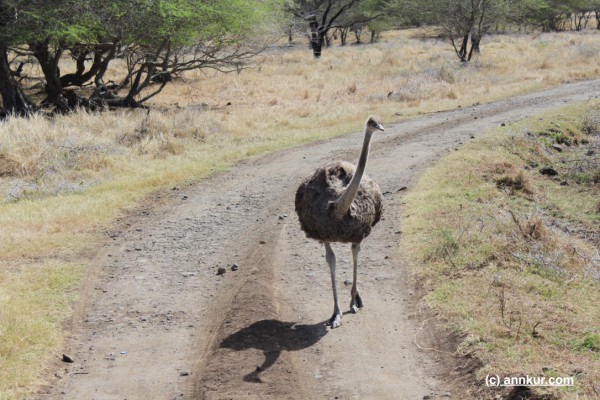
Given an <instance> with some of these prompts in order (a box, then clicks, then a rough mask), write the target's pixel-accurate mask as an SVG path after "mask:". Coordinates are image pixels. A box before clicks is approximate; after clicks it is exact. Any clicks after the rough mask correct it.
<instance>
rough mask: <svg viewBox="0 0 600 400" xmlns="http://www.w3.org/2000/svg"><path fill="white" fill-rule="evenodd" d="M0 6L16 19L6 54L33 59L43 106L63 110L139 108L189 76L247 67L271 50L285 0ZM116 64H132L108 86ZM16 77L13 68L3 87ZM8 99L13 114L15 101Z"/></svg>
mask: <svg viewBox="0 0 600 400" xmlns="http://www.w3.org/2000/svg"><path fill="white" fill-rule="evenodd" d="M0 1H1V2H2V3H0V4H5V3H10V7H6V8H7V9H10V10H11V13H12V11H13V10H14V15H16V16H17V17H15V18H14V21H12V22H11V23H12V26H13V28H14V29H13V30H12V31H11V32H14V34H12V35H8V34H4V35H0V39H2V41H0V45H1V44H2V43H5V44H6V46H5V48H6V51H4V52H3V53H2V54H4V55H5V56H6V54H8V53H7V51H8V50H11V49H12V50H13V51H17V52H18V53H19V54H21V55H23V56H30V57H35V59H36V61H37V62H38V64H39V66H40V69H41V70H42V72H43V74H44V81H45V91H46V96H47V97H46V100H45V101H44V104H53V105H56V106H57V109H58V110H59V111H61V110H68V109H71V108H73V107H76V106H83V107H89V108H95V107H103V106H113V107H137V106H139V105H140V104H142V103H144V102H145V101H147V100H149V99H150V98H152V97H153V96H155V95H156V94H158V93H160V91H161V90H162V89H163V88H164V87H165V85H166V84H167V83H168V82H169V81H171V78H172V77H173V76H175V75H178V74H180V73H182V72H184V71H188V70H192V69H202V68H214V69H219V70H225V71H233V70H239V69H240V68H244V67H245V66H246V65H247V63H248V60H249V59H250V58H252V57H253V56H255V55H257V54H258V53H260V52H261V51H262V50H264V49H265V48H266V46H267V45H268V44H269V43H270V38H272V36H271V37H268V36H266V34H268V33H269V31H270V29H271V28H273V27H272V26H271V25H273V24H276V23H277V22H278V21H279V11H280V10H281V7H280V6H281V2H280V1H279V0H265V1H261V2H247V1H242V0H228V1H222V2H215V1H210V0H112V1H108V2H107V1H101V0H83V1H76V0H50V1H41V0H40V1H31V0H29V1H24V0H23V1H21V0H0ZM9 14H10V13H9ZM10 15H12V14H10ZM5 20H6V21H9V20H8V19H7V18H3V19H2V24H4V25H6V24H7V23H8V22H6V21H5ZM270 21H273V23H271V22H270ZM9 22H10V21H9ZM273 30H274V29H273ZM0 50H2V48H1V47H0ZM66 54H68V55H70V56H71V58H72V60H73V61H74V63H75V68H74V69H75V72H70V73H67V74H64V75H61V71H60V69H59V61H60V60H61V58H64V56H65V55H66ZM117 57H119V58H123V59H124V60H125V61H126V65H127V69H126V72H125V73H124V76H122V79H120V80H119V81H118V82H109V83H106V82H105V79H104V76H105V73H106V71H107V69H108V67H109V64H110V63H111V61H112V60H114V59H115V58H117ZM5 59H6V57H5ZM2 72H3V69H2V66H1V65H0V75H1V74H2ZM12 75H13V73H12V72H11V71H10V68H9V69H8V72H6V71H5V73H4V76H0V82H4V81H9V80H10V78H12ZM90 81H93V84H94V85H95V90H94V91H93V92H92V94H91V95H89V96H88V97H82V96H81V95H80V94H76V93H75V92H73V91H68V92H67V91H65V90H64V88H65V87H67V86H71V87H73V86H82V85H84V84H86V83H87V82H90ZM13 82H14V79H13ZM3 87H4V85H3ZM17 87H18V85H17ZM4 92H5V91H4V90H3V91H2V97H3V104H4V106H5V108H7V104H11V101H10V99H9V96H8V94H6V95H5V93H4ZM10 111H11V112H12V111H14V110H12V109H11V110H10Z"/></svg>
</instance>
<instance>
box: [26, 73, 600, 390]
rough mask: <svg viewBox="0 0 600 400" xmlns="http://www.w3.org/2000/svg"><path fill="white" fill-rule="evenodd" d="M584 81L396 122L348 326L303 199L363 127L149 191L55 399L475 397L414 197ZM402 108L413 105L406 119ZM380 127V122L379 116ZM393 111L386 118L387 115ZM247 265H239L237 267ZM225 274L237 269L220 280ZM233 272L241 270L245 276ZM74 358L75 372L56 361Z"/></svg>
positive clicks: (375, 157) (112, 242)
mask: <svg viewBox="0 0 600 400" xmlns="http://www.w3.org/2000/svg"><path fill="white" fill-rule="evenodd" d="M599 89H600V81H592V82H579V83H573V84H568V85H564V86H560V87H557V88H554V89H551V90H547V91H544V92H539V93H534V94H529V95H526V96H521V97H517V98H511V99H508V100H504V101H499V102H495V103H490V104H484V105H475V106H473V107H469V108H463V109H457V110H454V111H449V112H440V113H434V114H429V115H424V116H422V117H418V118H414V119H411V120H407V121H405V122H403V123H401V124H398V125H393V126H385V128H386V131H385V132H381V133H377V134H376V136H375V137H374V140H373V144H372V147H371V149H372V150H371V154H370V159H369V165H368V167H367V173H368V174H369V176H371V178H373V179H374V180H375V181H376V182H378V184H379V185H380V187H381V189H382V192H383V193H384V197H385V204H384V218H383V220H382V221H381V222H380V223H379V224H378V225H377V226H376V227H375V228H374V230H373V232H372V234H371V236H370V237H368V238H367V239H366V240H364V241H363V244H362V251H361V253H360V256H359V288H360V290H361V296H362V298H363V300H364V303H365V307H364V308H363V309H361V310H360V311H359V313H358V314H350V313H348V310H349V302H350V293H349V292H350V286H345V285H344V281H345V280H351V279H352V255H351V252H350V246H349V245H339V244H338V245H335V244H334V251H336V254H337V257H338V271H337V277H338V284H339V288H338V289H339V292H340V301H341V302H342V305H344V308H345V310H344V311H345V315H344V317H343V319H342V326H341V327H339V328H337V329H334V330H331V329H330V328H329V327H326V326H325V320H326V319H327V318H329V317H330V316H331V313H332V311H333V299H332V293H331V283H330V277H329V269H328V267H327V263H326V261H325V257H324V255H325V250H324V248H323V247H322V246H321V245H320V244H318V243H317V242H315V241H312V240H308V239H306V238H305V237H304V234H303V233H302V232H301V231H300V229H299V223H298V220H297V217H296V215H295V212H294V194H295V190H296V188H297V185H298V184H299V183H300V182H301V180H302V178H304V177H305V176H307V175H308V174H310V173H311V172H312V171H313V170H314V169H315V168H316V167H317V166H319V165H321V164H322V163H325V162H327V161H330V160H333V159H345V160H348V161H351V162H354V163H355V162H356V161H357V158H358V153H359V151H360V146H361V144H362V133H361V132H357V133H352V134H349V135H346V136H343V137H339V138H336V139H333V140H328V141H323V142H319V143H315V144H312V145H309V146H305V147H300V148H296V149H292V150H288V151H283V152H279V153H276V154H271V155H268V156H264V157H260V158H257V159H253V160H250V161H246V162H242V163H239V164H237V165H236V166H235V168H232V169H231V170H230V171H227V172H223V173H218V174H216V175H214V176H212V177H211V178H208V179H205V180H202V181H201V182H198V183H196V184H193V185H190V186H186V187H181V188H173V190H170V191H164V192H160V193H157V194H154V195H153V196H150V197H149V198H148V199H147V200H146V201H144V203H143V204H141V205H140V206H139V207H138V208H136V209H135V210H132V211H131V212H129V213H127V215H126V216H124V217H123V218H121V219H119V220H117V221H115V223H114V225H113V226H112V227H111V229H110V231H107V232H105V233H106V240H105V241H104V243H102V245H100V246H97V247H95V248H90V249H89V252H90V254H91V255H93V256H92V261H91V268H90V270H89V275H88V277H87V279H86V280H85V282H84V284H83V285H82V289H81V293H80V301H79V302H78V303H77V305H76V309H75V314H74V317H73V318H72V320H71V321H70V322H69V324H68V325H69V326H68V327H67V329H68V331H69V332H70V334H69V338H68V340H67V342H66V344H65V347H64V349H57V354H56V356H57V357H56V358H57V362H56V364H55V365H54V367H53V370H51V371H49V373H48V375H49V377H53V378H51V379H50V378H49V381H50V384H49V385H48V386H46V387H44V388H43V389H42V390H40V392H39V393H38V394H37V395H35V397H36V398H41V399H63V398H66V399H129V400H131V399H179V398H182V399H238V398H257V399H259V398H260V399H263V398H272V399H316V398H324V399H334V398H336V399H367V398H371V399H423V398H469V397H473V396H475V395H474V394H473V392H471V389H469V387H471V388H472V387H477V386H478V385H481V384H480V383H478V382H473V379H474V378H473V376H472V374H471V372H472V371H473V370H474V368H476V361H473V362H472V361H470V360H468V359H464V358H462V359H461V358H459V357H458V356H455V355H454V354H453V352H454V349H455V344H456V342H457V340H456V338H455V337H453V335H451V334H450V333H448V332H445V331H444V330H443V328H442V327H440V326H438V323H436V321H437V320H436V319H435V318H433V316H432V315H429V314H428V312H426V311H425V308H424V307H423V306H422V304H421V303H420V298H421V297H422V295H423V294H424V290H423V289H422V288H420V287H419V285H418V283H417V282H416V281H415V280H414V279H413V277H412V276H411V273H410V272H409V271H408V269H407V267H406V265H405V263H404V262H403V258H402V254H400V252H399V245H400V242H401V240H402V221H401V220H399V216H400V210H401V207H402V204H403V200H402V198H403V195H404V194H405V193H406V191H407V190H411V187H412V186H413V185H414V184H415V183H416V181H417V179H418V178H419V176H420V175H421V174H422V173H423V171H424V170H425V169H426V168H428V167H429V166H431V165H432V164H433V163H435V162H436V160H438V159H439V158H440V157H442V156H443V155H444V154H447V153H448V152H449V151H453V149H454V148H456V147H457V146H459V145H460V144H461V143H463V142H466V141H469V140H470V139H471V137H475V136H477V135H480V134H481V133H483V132H485V131H486V130H487V129H489V128H492V127H496V126H499V125H500V124H502V123H505V124H510V123H512V122H514V121H516V120H518V119H521V118H524V117H526V116H530V115H532V114H536V113H540V112H544V111H548V110H551V109H553V108H556V107H559V106H561V105H563V104H565V103H570V102H575V101H580V100H586V99H589V98H591V97H593V96H595V95H596V94H597V93H598V92H599ZM398 111H401V110H398ZM365 117H366V116H365ZM384 117H385V116H384ZM234 264H236V265H237V266H238V268H237V270H235V271H234V270H232V266H233V265H234ZM219 268H223V269H224V270H225V273H222V274H218V270H219ZM234 269H235V268H234ZM63 353H66V354H68V355H70V356H71V357H72V358H73V359H74V363H69V364H67V363H62V362H61V361H58V360H59V358H60V357H61V356H62V354H63Z"/></svg>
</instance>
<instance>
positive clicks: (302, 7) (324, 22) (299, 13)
mask: <svg viewBox="0 0 600 400" xmlns="http://www.w3.org/2000/svg"><path fill="white" fill-rule="evenodd" d="M358 5H359V0H290V1H287V2H286V7H287V10H288V11H289V12H291V13H292V14H293V15H294V16H295V17H296V18H299V19H301V20H303V21H305V22H306V23H307V24H308V26H309V28H310V47H311V49H312V51H313V55H314V56H315V57H316V58H319V57H321V52H322V50H323V45H324V44H325V37H326V36H327V33H328V32H329V30H330V29H331V28H332V27H334V23H335V22H336V21H338V20H340V19H341V18H342V17H343V16H344V15H345V14H350V13H351V12H353V11H355V10H356V9H358Z"/></svg>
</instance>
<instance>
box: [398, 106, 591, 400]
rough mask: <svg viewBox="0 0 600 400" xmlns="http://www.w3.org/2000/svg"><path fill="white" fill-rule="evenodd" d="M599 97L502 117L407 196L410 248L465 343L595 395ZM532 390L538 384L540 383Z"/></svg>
mask: <svg viewBox="0 0 600 400" xmlns="http://www.w3.org/2000/svg"><path fill="white" fill-rule="evenodd" d="M599 155H600V103H598V101H597V100H595V101H592V102H586V103H583V104H577V105H573V106H569V107H566V108H563V109H560V110H556V111H555V112H552V113H551V114H546V115H541V116H532V117H530V118H528V119H527V120H524V121H521V122H518V123H515V124H510V125H507V126H505V127H499V128H498V129H495V130H493V131H491V132H488V133H487V134H485V135H484V136H482V137H481V138H478V139H476V140H473V141H472V142H471V143H469V144H467V145H465V146H463V147H461V148H460V149H459V150H458V151H456V152H454V153H453V154H451V155H449V156H447V157H446V158H444V159H442V160H441V162H439V163H438V164H437V165H436V166H435V167H433V168H432V169H430V170H428V171H427V172H426V173H425V175H424V176H423V177H422V178H421V179H420V181H419V183H418V185H417V187H416V188H415V189H414V190H413V191H412V192H410V193H409V194H408V195H407V197H406V202H407V205H406V207H405V209H404V211H403V213H404V214H403V216H402V226H403V232H404V242H403V243H404V249H403V250H404V251H406V252H408V254H409V255H410V258H411V259H412V265H413V267H414V271H415V273H416V275H417V276H418V277H419V278H420V280H421V282H422V283H423V285H424V286H425V288H426V289H427V290H431V291H430V292H429V294H428V295H427V296H426V297H425V301H426V302H427V304H429V305H430V306H431V308H432V309H433V310H435V311H436V312H438V313H439V314H438V316H439V319H440V320H441V321H443V322H444V323H447V324H449V325H450V326H451V327H452V328H453V329H455V330H456V331H458V332H459V333H461V334H462V335H463V337H462V343H461V344H460V345H459V348H458V351H457V352H458V353H459V355H462V356H464V355H470V356H472V357H477V358H478V359H479V360H481V362H482V364H483V365H482V367H481V368H480V369H478V371H477V372H476V375H477V378H478V381H479V384H477V383H474V386H477V389H478V390H479V391H480V396H481V397H493V396H495V395H496V393H497V392H489V393H484V391H485V383H484V379H485V376H486V375H487V374H491V375H492V376H495V375H499V376H500V377H501V378H503V377H505V376H509V377H518V376H525V375H529V376H532V377H541V376H545V377H547V378H549V377H574V382H575V385H574V386H573V387H563V388H535V390H536V391H538V392H540V393H539V394H546V395H551V396H555V397H548V398H573V399H575V398H596V397H597V396H598V386H597V385H598V382H599V381H600V320H599V319H598V316H599V315H600V253H599V250H600V229H599V226H600V158H599ZM531 394H532V393H530V395H531Z"/></svg>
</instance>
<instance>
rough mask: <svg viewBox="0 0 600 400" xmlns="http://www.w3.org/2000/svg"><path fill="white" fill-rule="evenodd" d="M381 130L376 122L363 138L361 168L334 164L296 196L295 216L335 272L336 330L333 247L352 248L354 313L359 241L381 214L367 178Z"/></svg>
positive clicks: (334, 323) (358, 302)
mask: <svg viewBox="0 0 600 400" xmlns="http://www.w3.org/2000/svg"><path fill="white" fill-rule="evenodd" d="M376 130H380V131H383V127H382V126H381V124H380V123H379V122H378V120H377V119H376V118H374V117H369V119H368V120H367V122H366V124H365V136H364V141H363V147H362V151H361V153H360V159H359V161H358V166H356V167H355V166H354V165H352V164H350V163H349V162H346V161H333V162H330V163H327V164H325V165H323V166H321V167H320V168H318V169H317V170H316V171H315V173H314V174H312V175H311V176H309V177H308V178H306V179H305V180H304V181H303V182H302V183H301V184H300V186H299V187H298V190H297V191H296V213H298V218H299V219H300V227H301V228H302V230H303V231H304V233H305V234H306V236H307V237H309V238H311V239H316V240H318V241H319V242H321V243H323V244H324V245H325V258H326V260H327V264H329V270H330V272H331V286H332V288H333V316H332V317H331V318H330V319H329V321H328V322H327V325H330V326H331V327H332V328H337V327H338V326H340V324H341V322H342V321H341V320H342V312H341V311H340V306H339V303H338V297H337V289H336V284H335V261H336V260H335V254H334V253H333V250H332V249H331V245H330V243H331V242H342V243H352V258H353V262H354V275H353V280H352V289H351V291H350V294H351V296H352V300H351V301H350V310H351V311H352V312H353V313H356V312H358V309H359V308H362V307H363V302H362V299H361V298H360V295H359V293H358V289H357V287H356V276H357V258H358V252H359V251H360V243H361V241H362V240H363V239H364V238H365V237H367V236H368V235H369V233H371V228H372V227H373V226H374V225H375V224H376V223H377V222H378V221H379V219H380V218H381V212H382V204H381V202H382V197H381V191H380V190H379V186H378V185H377V184H376V183H375V182H373V180H371V178H369V177H368V176H366V175H365V174H364V172H365V167H366V166H367V158H368V156H369V144H370V142H371V136H372V135H373V132H375V131H376Z"/></svg>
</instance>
